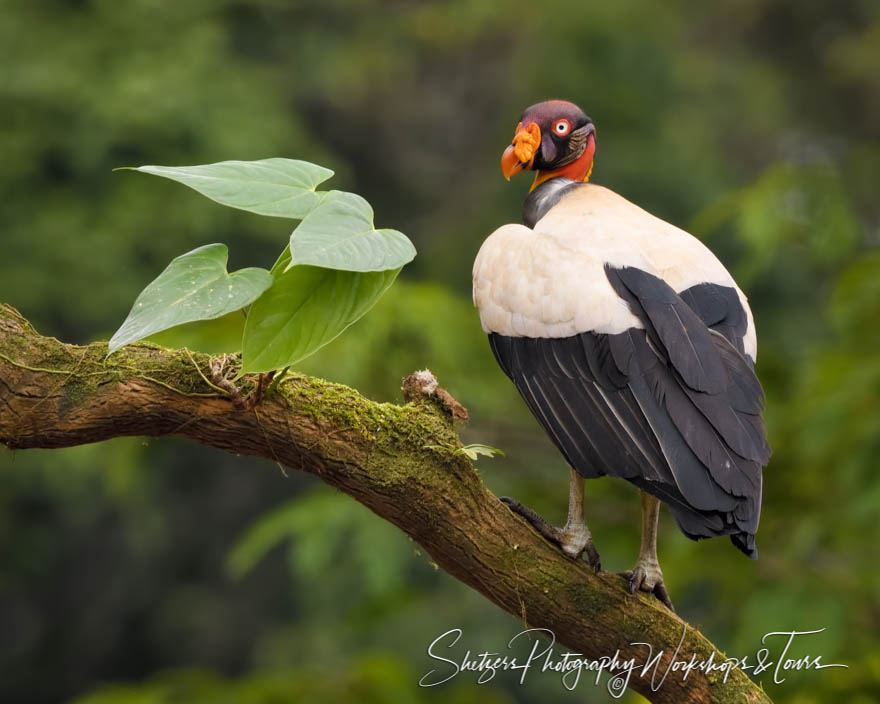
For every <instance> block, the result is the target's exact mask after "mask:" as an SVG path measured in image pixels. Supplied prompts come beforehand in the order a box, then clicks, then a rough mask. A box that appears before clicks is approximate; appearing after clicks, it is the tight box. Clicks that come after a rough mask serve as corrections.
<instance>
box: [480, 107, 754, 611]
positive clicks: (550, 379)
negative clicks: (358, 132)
mask: <svg viewBox="0 0 880 704" xmlns="http://www.w3.org/2000/svg"><path fill="white" fill-rule="evenodd" d="M595 154H596V127H595V124H594V123H593V120H592V119H591V118H590V117H589V116H587V114H586V113H585V112H584V111H583V110H582V109H581V108H580V107H578V106H577V105H575V104H574V103H572V102H569V101H565V100H548V101H544V102H541V103H537V104H535V105H532V106H530V107H528V108H526V109H525V111H524V112H523V113H522V117H521V118H520V121H519V123H518V124H517V126H516V129H515V132H514V136H513V140H512V142H511V144H510V145H509V146H507V147H506V149H505V150H504V152H503V155H502V157H501V168H502V172H503V175H504V177H505V178H506V179H507V180H510V178H511V177H512V176H513V175H515V174H517V173H519V172H524V171H533V172H535V178H534V181H533V183H532V185H531V188H530V189H529V194H528V196H527V197H526V199H525V201H524V203H523V209H522V221H523V222H522V224H506V225H503V226H501V227H500V228H498V229H497V230H495V232H493V233H492V234H491V235H490V236H489V237H488V238H487V239H486V240H485V241H484V242H483V244H482V246H481V247H480V250H479V252H478V254H477V257H476V260H475V262H474V268H473V298H474V303H475V305H476V307H477V309H478V311H479V316H480V321H481V324H482V328H483V330H484V332H485V333H487V334H488V337H489V344H490V346H491V349H492V352H493V353H494V356H495V359H496V360H497V362H498V364H499V365H500V367H501V369H502V370H503V372H504V373H505V374H506V375H507V376H508V377H509V378H510V380H511V381H512V382H513V384H514V385H515V386H516V389H517V390H518V391H519V394H520V395H521V396H522V398H523V400H524V401H525V403H526V405H527V406H528V408H529V410H530V411H531V413H532V414H533V415H534V417H535V418H536V419H537V420H538V422H539V423H540V425H541V426H543V429H544V430H545V431H546V433H547V434H548V435H549V437H550V439H551V440H552V442H553V443H554V445H555V446H556V447H557V448H558V450H559V451H560V452H561V453H562V455H563V457H564V458H565V460H566V462H567V463H568V465H569V475H570V476H569V508H568V518H567V521H566V523H565V525H564V526H563V527H561V528H559V527H555V526H552V525H550V524H549V523H548V522H547V521H546V520H545V519H544V518H542V517H541V516H540V515H538V514H537V513H535V512H534V511H533V510H531V509H530V508H528V507H527V506H524V505H522V504H521V503H520V502H518V501H517V500H516V499H512V498H510V497H502V501H504V502H505V503H506V504H507V505H508V506H509V507H510V509H511V510H513V511H514V512H515V513H518V514H520V515H521V516H522V517H523V518H524V519H526V520H527V521H528V522H529V523H530V524H532V526H533V527H534V528H535V529H536V530H537V531H538V532H539V533H540V534H541V535H543V536H544V537H545V538H547V539H548V540H550V541H552V542H553V543H555V544H557V545H558V546H559V547H560V548H561V550H562V551H563V552H564V553H565V554H566V555H568V556H569V557H571V558H573V559H584V558H586V560H587V562H588V563H589V564H590V565H591V566H592V567H593V568H595V569H596V570H599V569H601V562H600V558H599V553H598V551H597V550H596V547H595V545H594V543H593V539H592V534H591V532H590V529H589V528H588V526H587V523H586V519H585V510H584V488H585V481H584V480H585V479H592V478H597V477H601V476H612V477H618V478H621V479H624V480H626V481H628V482H629V483H630V484H633V485H635V486H636V487H637V488H638V490H639V493H640V496H641V507H642V537H641V547H640V550H639V554H638V558H637V560H636V563H635V566H634V567H633V569H632V570H629V571H626V572H624V573H622V574H623V576H624V578H625V579H626V583H625V584H626V586H627V587H628V590H629V592H630V593H635V592H636V591H637V590H638V591H641V592H646V593H649V594H654V595H655V596H656V597H657V598H658V599H659V600H660V601H661V602H663V603H664V604H665V605H666V606H668V607H669V608H670V609H673V605H672V601H671V599H670V597H669V591H668V589H667V588H666V585H665V583H664V581H663V572H662V570H661V569H660V564H659V562H658V559H657V527H658V521H659V512H660V504H661V502H662V503H664V504H666V506H667V507H668V509H669V510H670V512H671V513H672V516H673V517H674V519H675V521H676V523H677V524H678V527H679V528H680V529H681V531H682V532H683V533H684V535H686V536H687V537H688V538H691V539H693V540H699V539H702V538H710V537H717V536H724V535H727V536H729V538H730V540H731V542H732V543H733V545H735V546H736V547H737V548H739V550H741V551H742V552H743V553H745V554H746V555H747V556H748V557H750V558H752V559H757V555H758V553H757V546H756V542H755V533H756V531H757V529H758V520H759V517H760V511H761V487H762V474H763V468H764V467H765V466H766V465H767V463H768V460H769V458H770V453H771V450H770V446H769V444H768V442H767V434H766V429H765V425H764V420H763V411H764V400H765V399H764V391H763V389H762V387H761V384H760V382H759V381H758V378H757V376H756V374H755V361H756V358H757V337H756V333H755V322H754V318H753V316H752V312H751V310H750V309H749V305H748V301H747V299H746V296H745V295H744V294H743V292H742V290H741V289H740V288H739V286H738V285H737V284H736V282H735V281H734V279H733V277H732V276H731V274H730V273H729V272H728V271H727V269H726V268H725V267H724V265H723V264H722V263H721V261H720V260H719V259H718V258H717V257H716V256H715V255H714V254H713V253H712V251H711V250H710V249H709V248H708V247H707V246H706V245H705V244H703V243H702V242H701V241H700V240H698V239H697V238H696V237H694V236H692V235H690V234H688V233H687V232H685V231H684V230H682V229H679V228H678V227H676V226H674V225H672V224H670V223H668V222H665V221H664V220H661V219H660V218H658V217H655V216H654V215H651V214H650V213H648V212H647V211H645V210H643V209H642V208H640V207H638V206H637V205H635V204H633V203H631V202H630V201H628V200H626V199H625V198H623V197H622V196H620V195H618V194H616V193H615V192H613V191H612V190H610V189H608V188H605V187H603V186H601V185H597V184H594V183H590V182H589V179H590V175H591V173H592V169H593V161H594V157H595ZM673 610H674V609H673Z"/></svg>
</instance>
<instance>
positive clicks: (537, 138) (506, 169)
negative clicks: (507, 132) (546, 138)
mask: <svg viewBox="0 0 880 704" xmlns="http://www.w3.org/2000/svg"><path fill="white" fill-rule="evenodd" d="M539 146H541V128H540V127H538V125H536V124H535V123H534V122H530V123H529V124H528V125H526V126H525V127H523V124H522V122H520V123H519V124H518V125H517V126H516V133H515V134H514V135H513V142H511V144H510V146H509V147H508V148H507V149H505V150H504V153H503V154H502V155H501V173H503V174H504V178H506V179H507V180H508V181H509V180H510V177H511V176H513V175H514V174H518V173H519V172H520V171H522V170H524V169H530V168H531V167H532V164H533V163H534V162H535V153H536V152H537V151H538V147H539Z"/></svg>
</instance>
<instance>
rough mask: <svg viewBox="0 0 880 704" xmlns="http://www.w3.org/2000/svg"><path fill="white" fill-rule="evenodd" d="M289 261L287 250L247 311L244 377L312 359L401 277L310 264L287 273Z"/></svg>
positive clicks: (387, 272) (394, 271)
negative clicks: (270, 279) (262, 292)
mask: <svg viewBox="0 0 880 704" xmlns="http://www.w3.org/2000/svg"><path fill="white" fill-rule="evenodd" d="M289 263H290V250H289V248H288V249H285V250H284V252H283V253H282V254H281V257H279V259H278V261H277V262H276V263H275V266H274V267H272V276H274V277H275V281H274V283H273V284H272V287H271V288H270V289H269V290H268V291H266V293H264V294H263V295H262V296H261V297H260V298H259V300H258V301H257V302H256V303H254V305H253V306H251V309H250V311H249V312H248V319H247V323H245V329H244V342H243V348H242V371H241V373H242V374H244V373H246V372H267V371H271V370H272V369H281V368H283V367H286V366H288V365H290V364H295V363H296V362H298V361H300V360H301V359H304V358H305V357H308V356H309V355H310V354H312V353H313V352H315V351H316V350H318V349H319V348H321V347H323V346H324V345H326V344H327V343H328V342H330V341H331V340H333V339H334V338H336V337H337V336H338V335H339V334H340V333H341V332H342V331H343V330H345V329H346V328H347V327H348V326H349V325H351V324H352V323H354V322H355V321H357V320H358V319H359V318H360V317H361V316H363V315H364V313H366V312H367V311H368V310H370V308H372V307H373V306H374V305H375V303H376V301H378V300H379V298H380V297H381V296H382V294H383V293H385V291H386V290H388V287H389V286H391V284H392V283H394V279H395V278H397V275H398V274H399V273H400V269H389V270H385V271H370V272H358V271H340V270H338V269H327V268H323V267H316V266H307V265H303V266H295V267H293V268H292V269H290V270H289V271H287V266H288V264H289Z"/></svg>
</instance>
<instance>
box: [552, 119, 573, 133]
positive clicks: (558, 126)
mask: <svg viewBox="0 0 880 704" xmlns="http://www.w3.org/2000/svg"><path fill="white" fill-rule="evenodd" d="M570 129H571V125H570V124H569V122H568V120H557V121H556V122H554V123H553V131H554V132H555V133H556V134H557V135H559V136H560V137H564V136H565V135H567V134H568V131H569V130H570Z"/></svg>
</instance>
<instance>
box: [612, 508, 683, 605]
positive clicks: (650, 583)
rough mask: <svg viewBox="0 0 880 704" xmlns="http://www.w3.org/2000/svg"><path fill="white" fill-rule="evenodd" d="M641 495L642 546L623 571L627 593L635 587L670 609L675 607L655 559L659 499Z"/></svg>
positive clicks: (632, 591) (631, 592)
mask: <svg viewBox="0 0 880 704" xmlns="http://www.w3.org/2000/svg"><path fill="white" fill-rule="evenodd" d="M639 493H640V494H641V495H642V547H641V549H640V550H639V559H638V560H636V566H635V567H633V569H632V571H631V572H624V573H623V576H624V578H626V579H628V580H629V593H630V594H635V592H636V589H638V590H640V591H643V592H648V593H649V594H653V595H654V596H656V597H657V598H658V599H659V600H660V601H662V602H663V603H664V604H666V606H668V607H669V608H670V609H671V610H672V611H675V608H674V607H673V606H672V602H671V601H670V600H669V592H668V591H667V590H666V585H665V584H664V583H663V572H662V571H661V570H660V563H659V562H658V561H657V524H658V522H659V519H660V500H659V499H658V498H656V497H654V496H651V494H649V493H647V492H645V491H641V492H639Z"/></svg>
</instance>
